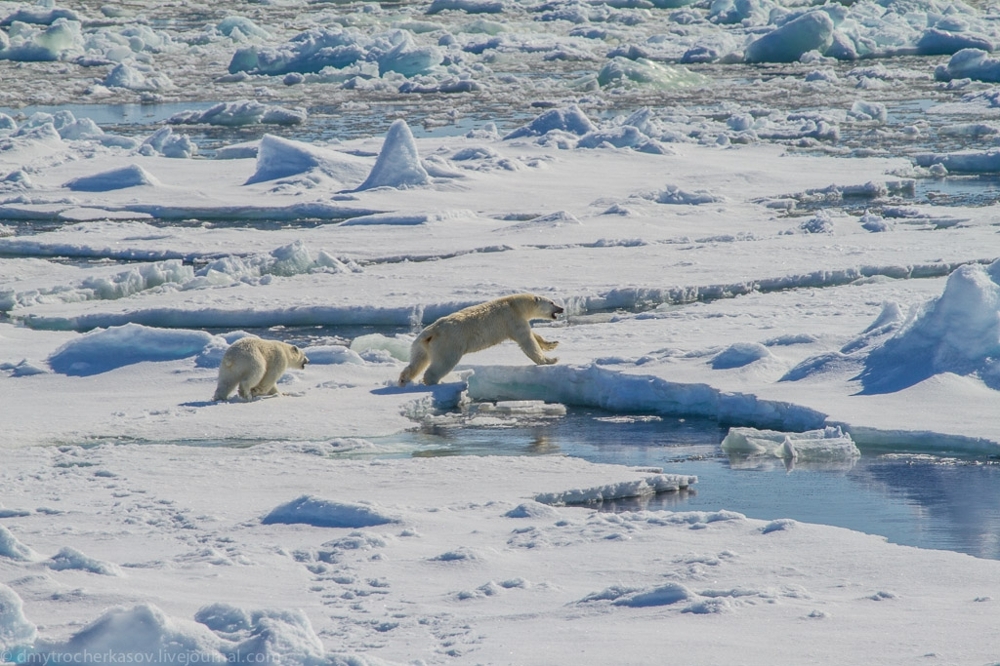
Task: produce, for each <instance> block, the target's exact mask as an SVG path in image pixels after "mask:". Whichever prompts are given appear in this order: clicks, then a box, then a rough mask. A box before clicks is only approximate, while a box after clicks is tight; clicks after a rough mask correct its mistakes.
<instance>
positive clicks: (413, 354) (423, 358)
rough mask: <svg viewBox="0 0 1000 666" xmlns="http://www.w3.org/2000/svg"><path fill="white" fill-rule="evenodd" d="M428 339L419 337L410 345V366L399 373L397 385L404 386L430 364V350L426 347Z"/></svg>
mask: <svg viewBox="0 0 1000 666" xmlns="http://www.w3.org/2000/svg"><path fill="white" fill-rule="evenodd" d="M428 342H430V339H429V338H425V337H424V336H422V335H420V336H417V339H416V340H414V341H413V344H412V345H410V364H409V365H408V366H406V367H405V368H403V371H402V372H401V373H399V385H400V386H406V385H407V384H409V383H410V382H412V381H413V380H414V379H416V377H417V376H418V375H419V374H420V373H422V372H423V371H424V370H426V369H427V366H428V365H430V363H431V354H430V349H429V347H428V346H427V345H428Z"/></svg>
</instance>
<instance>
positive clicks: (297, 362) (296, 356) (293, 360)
mask: <svg viewBox="0 0 1000 666" xmlns="http://www.w3.org/2000/svg"><path fill="white" fill-rule="evenodd" d="M287 356H288V365H289V367H292V368H298V369H299V370H302V369H304V368H305V367H306V363H308V362H309V359H308V358H306V355H305V354H304V353H303V352H302V350H301V349H299V348H298V347H296V346H295V345H288V353H287Z"/></svg>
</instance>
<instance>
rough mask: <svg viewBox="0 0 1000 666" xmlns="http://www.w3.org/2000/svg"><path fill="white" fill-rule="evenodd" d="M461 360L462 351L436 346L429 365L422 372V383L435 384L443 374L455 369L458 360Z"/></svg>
mask: <svg viewBox="0 0 1000 666" xmlns="http://www.w3.org/2000/svg"><path fill="white" fill-rule="evenodd" d="M461 360H462V351H461V350H459V349H442V348H440V347H438V348H437V349H435V350H434V355H433V356H432V357H431V362H430V367H428V368H427V372H425V373H424V384H427V385H428V386H430V385H432V384H437V383H438V382H440V381H441V380H442V379H443V378H444V376H445V375H447V374H448V373H449V372H451V371H452V370H454V369H455V366H456V365H458V362H459V361H461Z"/></svg>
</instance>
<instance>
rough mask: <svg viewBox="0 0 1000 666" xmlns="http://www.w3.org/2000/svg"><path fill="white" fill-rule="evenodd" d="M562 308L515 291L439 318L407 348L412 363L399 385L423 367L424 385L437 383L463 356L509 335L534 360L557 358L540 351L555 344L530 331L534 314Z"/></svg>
mask: <svg viewBox="0 0 1000 666" xmlns="http://www.w3.org/2000/svg"><path fill="white" fill-rule="evenodd" d="M562 311H563V309H562V308H561V307H560V306H558V305H556V304H555V303H554V302H552V301H551V300H549V299H548V298H545V297H543V296H536V295H534V294H514V295H513V296H504V297H503V298H497V299H494V300H492V301H487V302H486V303H480V304H479V305H473V306H471V307H467V308H465V309H464V310H459V311H458V312H455V313H453V314H450V315H447V316H445V317H441V318H440V319H438V320H437V321H436V322H434V323H433V324H431V325H430V326H428V327H427V328H425V329H424V330H422V331H421V332H420V335H418V336H417V339H416V340H414V341H413V345H412V346H411V347H410V364H409V365H408V366H407V367H406V368H405V369H404V370H403V372H402V373H401V374H400V375H399V384H400V386H405V385H406V384H408V383H410V382H411V381H413V380H414V379H415V378H416V376H417V375H419V374H420V373H421V372H423V371H424V369H425V368H426V369H427V371H426V372H424V380H423V381H424V384H437V383H438V382H439V381H441V379H442V378H443V377H444V376H445V375H447V374H448V373H449V372H451V371H452V369H453V368H454V367H455V366H456V365H458V362H459V361H460V360H461V359H462V356H464V355H465V354H469V353H472V352H475V351H479V350H481V349H486V348H487V347H492V346H493V345H496V344H500V343H501V342H503V341H504V340H513V341H514V342H516V343H517V344H518V346H519V347H520V348H521V351H523V352H524V353H525V354H527V356H528V358H530V359H531V360H532V361H534V362H535V363H536V364H538V365H549V364H551V363H555V362H556V361H557V360H559V359H555V358H550V357H547V356H545V355H544V354H543V353H542V352H543V351H551V350H553V349H555V348H556V345H558V344H559V343H558V342H549V341H547V340H545V339H544V338H542V336H540V335H538V333H535V332H534V331H532V330H531V324H530V322H531V320H532V319H555V318H556V316H557V315H558V314H559V313H561V312H562Z"/></svg>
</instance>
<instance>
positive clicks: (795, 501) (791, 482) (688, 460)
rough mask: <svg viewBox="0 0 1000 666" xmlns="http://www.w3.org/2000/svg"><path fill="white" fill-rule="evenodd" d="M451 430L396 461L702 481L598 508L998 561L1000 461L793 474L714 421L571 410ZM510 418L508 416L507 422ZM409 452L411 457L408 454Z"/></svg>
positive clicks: (875, 463) (916, 460) (944, 460)
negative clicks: (609, 468)
mask: <svg viewBox="0 0 1000 666" xmlns="http://www.w3.org/2000/svg"><path fill="white" fill-rule="evenodd" d="M476 420H477V419H473V420H472V421H471V422H465V423H462V424H460V425H459V424H454V425H453V424H450V423H444V424H442V425H437V426H428V427H425V428H424V429H422V430H420V431H416V432H412V433H406V434H405V435H399V436H396V437H393V438H392V443H393V444H394V445H395V446H396V447H401V448H400V449H397V450H398V451H399V455H418V456H450V455H569V456H577V457H580V458H584V459H586V460H589V461H592V462H600V463H615V464H622V465H633V466H650V467H661V468H663V471H664V472H667V473H675V474H694V475H697V476H698V484H697V485H696V486H694V487H693V489H692V490H690V491H687V492H680V493H667V494H664V495H660V496H656V497H652V498H645V499H642V500H621V501H616V502H609V503H605V504H603V505H599V506H598V507H597V508H599V509H601V510H607V511H630V510H642V509H649V510H657V509H667V510H670V511H694V510H699V511H714V510H718V509H729V510H732V511H738V512H740V513H743V514H745V515H746V516H748V517H750V518H760V519H763V520H772V519H777V518H792V519H794V520H798V521H802V522H810V523H822V524H826V525H836V526H839V527H846V528H849V529H852V530H858V531H861V532H866V533H869V534H878V535H882V536H884V537H886V538H887V539H888V540H889V541H891V542H893V543H898V544H903V545H910V546H919V547H921V548H936V549H945V550H953V551H958V552H961V553H967V554H970V555H974V556H976V557H983V558H990V559H1000V461H996V460H987V459H960V458H954V457H945V456H933V455H927V454H909V453H865V454H864V455H862V456H861V458H859V459H857V460H855V461H853V462H851V461H845V462H842V463H825V464H822V465H819V464H816V465H798V466H792V467H788V466H786V464H785V463H784V462H782V461H781V460H779V459H776V458H771V459H765V460H752V459H730V458H729V457H728V456H726V455H725V454H724V453H723V452H722V450H721V449H720V448H719V444H720V442H721V441H722V438H723V437H724V436H725V434H726V432H727V429H726V428H723V427H720V426H719V424H717V423H715V422H713V421H699V420H692V419H671V418H659V417H644V416H621V415H611V414H606V413H600V412H590V411H578V410H572V411H570V412H569V413H568V414H567V415H566V416H562V417H551V418H544V417H536V418H527V419H526V418H524V417H517V418H516V419H511V420H509V421H508V422H507V423H505V424H501V423H499V422H498V423H495V424H490V425H477V424H476V423H475V421H476ZM498 421H502V419H498ZM403 451H408V453H404V452H403Z"/></svg>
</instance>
